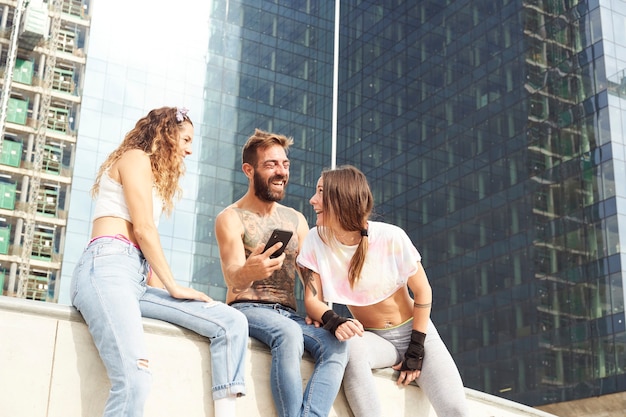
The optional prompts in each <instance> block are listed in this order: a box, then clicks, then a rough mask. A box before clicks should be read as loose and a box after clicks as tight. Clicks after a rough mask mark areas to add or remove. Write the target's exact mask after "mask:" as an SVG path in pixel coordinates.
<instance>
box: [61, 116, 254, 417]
mask: <svg viewBox="0 0 626 417" xmlns="http://www.w3.org/2000/svg"><path fill="white" fill-rule="evenodd" d="M192 141H193V124H192V122H191V120H190V119H189V117H188V116H187V110H186V109H184V108H183V109H180V108H176V107H163V108H158V109H154V110H152V111H150V112H149V113H148V114H147V115H146V116H145V117H143V118H141V119H140V120H139V121H138V122H137V123H136V125H135V127H134V128H133V129H132V130H131V131H130V132H128V133H127V134H126V136H125V138H124V140H123V142H122V143H121V144H120V145H119V147H118V148H117V149H116V150H114V151H113V152H112V153H111V154H110V155H109V157H108V158H107V159H106V160H105V161H104V163H103V164H102V166H101V167H100V170H99V172H98V175H97V178H96V181H95V184H94V186H93V189H92V191H93V194H94V196H95V198H96V203H95V213H94V219H93V227H92V234H91V241H90V242H89V244H88V245H87V247H86V249H85V251H84V252H83V254H82V256H81V258H80V259H79V261H78V263H77V266H76V268H75V270H74V275H73V279H72V286H71V300H72V304H73V305H74V306H75V307H76V308H77V309H78V311H80V313H81V314H82V316H83V318H84V319H85V322H86V323H87V325H88V326H89V332H90V333H91V335H92V337H93V339H94V342H95V344H96V347H97V348H98V352H99V353H100V357H101V358H102V361H103V362H104V365H105V367H106V369H107V373H108V376H109V379H110V380H111V391H110V393H109V398H108V400H107V403H106V406H105V410H104V416H105V417H113V416H115V417H140V416H142V415H143V410H144V404H145V401H146V398H147V395H148V393H149V389H150V384H151V374H150V362H149V359H148V352H147V350H146V345H145V343H144V336H143V326H142V319H141V318H142V317H150V318H154V319H160V320H164V321H167V322H170V323H174V324H177V325H179V326H182V327H185V328H188V329H190V330H193V331H195V332H197V333H198V334H200V335H202V336H206V337H208V338H209V339H210V340H211V344H210V349H211V369H212V377H213V381H212V382H213V399H214V400H215V415H216V416H234V415H235V401H234V399H235V398H236V397H237V396H240V395H243V394H244V391H245V389H244V358H245V351H246V348H247V340H248V325H247V321H246V318H245V316H244V315H243V314H241V313H240V312H238V311H237V310H235V309H233V308H231V307H229V306H227V305H225V304H223V303H220V302H216V301H214V300H212V299H211V298H210V297H209V296H207V295H206V294H204V293H202V292H200V291H197V290H195V289H192V288H188V287H183V286H181V285H179V284H178V283H177V282H176V280H175V278H174V274H173V273H172V270H171V269H170V267H169V265H168V263H167V261H166V259H165V255H164V253H163V249H162V247H161V242H160V239H159V234H158V231H157V225H158V221H159V217H160V215H161V212H162V211H164V212H166V213H168V214H169V213H170V212H171V211H172V208H173V203H174V200H175V198H176V197H177V196H178V194H179V193H180V187H179V184H178V180H179V179H180V177H181V176H182V175H183V173H184V168H185V165H184V162H183V160H184V158H185V157H186V156H188V155H190V154H191V145H192ZM153 273H154V275H156V276H157V277H158V278H159V279H160V281H161V282H162V286H163V287H164V289H160V288H154V287H151V286H148V285H146V284H147V281H148V280H149V278H150V277H151V276H152V274H153Z"/></svg>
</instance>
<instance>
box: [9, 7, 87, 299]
mask: <svg viewBox="0 0 626 417" xmlns="http://www.w3.org/2000/svg"><path fill="white" fill-rule="evenodd" d="M89 7H90V0H30V1H26V0H17V1H16V0H0V16H1V19H0V65H1V66H2V70H3V71H4V72H3V84H2V98H1V101H0V112H1V115H0V276H2V281H1V285H0V294H5V295H9V296H15V297H19V298H32V299H35V300H41V301H52V302H56V300H57V298H58V294H57V291H56V286H55V280H56V277H57V276H59V275H60V268H61V261H62V257H63V245H62V242H63V239H64V238H63V235H64V232H65V227H66V221H67V219H66V214H65V213H66V210H67V207H66V204H67V201H68V199H67V198H66V197H67V196H68V195H69V191H70V186H71V164H72V161H73V159H74V149H75V146H74V144H75V143H76V130H75V125H76V122H77V120H78V117H79V111H80V102H81V98H80V94H81V87H82V79H83V77H84V70H85V63H86V60H85V51H84V46H85V45H86V44H87V36H88V33H89V26H90V19H89Z"/></svg>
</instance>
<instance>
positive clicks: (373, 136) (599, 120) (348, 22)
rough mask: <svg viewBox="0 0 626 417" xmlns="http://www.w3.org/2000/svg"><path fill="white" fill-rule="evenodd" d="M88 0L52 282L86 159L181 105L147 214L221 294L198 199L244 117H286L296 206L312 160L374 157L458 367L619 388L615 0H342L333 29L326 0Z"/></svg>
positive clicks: (232, 171)
mask: <svg viewBox="0 0 626 417" xmlns="http://www.w3.org/2000/svg"><path fill="white" fill-rule="evenodd" d="M94 3H95V5H94V6H93V13H92V16H93V18H92V28H91V39H90V47H89V58H88V61H87V72H86V77H85V89H84V96H83V105H82V115H81V122H80V127H79V138H78V141H77V158H76V161H77V165H76V169H75V170H74V178H73V186H72V192H71V204H70V211H69V217H68V230H67V235H68V236H67V239H66V249H65V259H64V263H63V270H62V280H61V286H62V288H65V290H64V291H63V290H62V292H61V302H63V301H64V300H67V287H68V286H69V281H70V278H69V277H70V275H71V271H72V269H73V262H75V260H76V259H77V258H78V255H79V254H80V251H81V250H82V247H84V245H85V243H86V242H87V240H88V234H89V227H90V226H89V217H90V216H89V214H90V211H91V207H92V204H91V201H90V199H89V195H88V190H89V187H90V186H91V183H92V182H93V178H94V176H95V172H96V168H97V165H99V163H100V162H101V161H102V160H103V159H104V157H105V156H106V154H108V152H110V150H111V149H112V148H113V147H114V146H115V144H117V143H119V141H121V138H122V136H123V134H124V133H125V132H126V131H128V130H129V129H130V128H131V127H132V123H134V121H136V120H137V119H138V118H139V117H141V116H142V115H143V114H145V113H146V112H147V110H149V109H150V108H153V107H157V106H161V105H185V106H186V107H189V108H190V109H191V111H190V115H191V117H192V119H193V121H194V124H195V127H196V145H195V154H194V155H193V157H191V159H190V160H189V161H188V172H187V175H186V177H185V180H184V183H183V187H184V199H183V200H182V201H181V202H180V203H179V204H178V205H177V207H176V210H175V213H174V215H173V216H172V218H170V219H164V220H163V221H162V224H161V226H160V231H161V234H162V236H163V245H164V247H165V250H166V254H167V256H168V259H169V260H170V263H171V265H172V267H173V270H174V273H175V275H176V276H177V279H178V280H179V281H180V282H181V283H182V284H188V285H193V286H195V287H196V288H198V289H201V290H203V291H206V292H207V293H208V294H209V295H211V296H213V297H215V298H217V299H223V298H224V294H225V289H224V284H223V278H222V275H221V269H220V264H219V254H218V249H217V244H216V241H215V238H214V235H213V228H214V223H213V221H214V219H215V216H216V215H217V213H219V212H220V210H222V209H223V208H224V207H226V206H227V205H228V204H230V203H232V202H233V201H235V200H237V199H238V198H239V197H241V196H242V195H243V194H244V193H245V190H246V188H247V180H246V178H245V176H244V175H243V174H242V173H241V169H240V166H241V157H240V151H241V146H242V145H243V144H244V142H245V140H246V139H247V137H248V136H249V135H250V134H252V132H253V131H254V128H257V127H258V128H261V129H265V130H270V131H274V132H278V133H283V134H286V135H289V136H292V137H293V138H294V140H295V145H294V146H293V147H292V150H291V152H290V154H289V157H290V159H291V160H292V165H291V166H292V168H291V177H290V185H289V187H288V196H287V198H286V199H285V201H284V203H285V204H287V205H290V206H293V207H295V208H297V209H298V210H301V211H302V212H303V213H304V214H305V216H306V217H307V218H308V219H309V222H310V224H313V221H314V217H313V215H314V213H313V211H312V209H311V208H310V206H309V204H308V199H309V197H310V196H311V195H312V193H313V191H314V185H315V182H316V181H317V178H318V177H319V174H320V172H321V170H322V169H323V168H325V167H330V166H331V165H334V164H338V165H339V164H344V163H349V164H353V165H355V166H357V167H358V168H360V169H361V170H363V171H364V172H365V174H366V175H367V176H368V178H369V180H370V183H371V185H372V188H373V192H374V196H375V200H376V208H375V210H376V214H375V219H377V220H382V221H387V222H390V223H394V224H397V225H399V226H401V227H403V228H404V229H405V230H406V231H407V232H408V234H409V236H410V237H411V238H412V240H413V242H414V243H415V245H416V247H417V248H418V249H419V250H420V252H421V254H422V256H423V263H424V266H425V268H426V271H427V274H428V276H429V279H430V282H431V285H432V287H433V293H434V306H433V313H432V318H433V321H434V322H435V324H436V325H437V326H438V329H439V331H440V333H441V336H442V338H443V339H444V341H445V342H446V343H447V345H448V347H449V349H450V350H451V352H452V354H453V356H454V358H455V360H456V361H457V364H458V366H459V369H460V371H461V374H462V376H463V378H464V382H465V384H466V385H467V386H468V387H471V388H474V389H477V390H480V391H484V392H487V393H490V394H495V395H499V396H502V397H505V398H509V399H512V400H515V401H519V402H522V403H525V404H529V405H535V406H537V405H543V404H549V403H556V402H562V401H570V400H574V399H581V398H588V397H596V396H600V395H604V394H610V393H616V392H624V391H626V324H625V317H624V278H625V277H626V274H625V269H626V268H625V267H624V261H625V260H626V258H625V256H624V249H623V248H621V245H620V244H621V241H622V240H623V239H622V237H624V236H625V232H624V227H625V225H626V223H625V222H626V181H625V179H626V175H625V174H626V166H625V163H624V161H625V158H626V155H625V150H624V137H625V134H626V101H625V98H626V73H625V71H626V32H625V31H626V29H625V28H626V2H624V1H618V0H601V1H576V0H561V1H556V0H555V1H550V0H546V1H540V0H533V1H530V0H526V1H521V0H474V1H470V0H467V1H462V0H460V1H446V0H432V1H412V0H393V1H380V0H378V1H358V0H350V1H347V0H346V1H342V2H341V4H340V7H339V11H340V13H339V16H338V19H339V20H338V25H337V27H338V28H339V32H338V34H337V33H336V31H335V28H336V26H335V23H336V18H335V12H336V5H335V3H334V2H329V1H315V0H290V1H278V0H274V1H252V0H240V1H235V0H214V1H211V2H208V3H206V2H204V1H201V0H197V1H194V0H186V1H181V2H177V3H176V5H172V4H171V3H170V2H163V4H161V5H160V6H162V7H160V6H159V2H154V1H151V2H148V1H145V2H140V1H136V2H133V5H134V6H133V7H130V6H129V5H128V4H126V3H124V2H121V1H120V0H106V1H98V2H94ZM129 7H130V9H131V10H130V12H129ZM122 10H123V11H124V12H121V11H122ZM144 22H145V23H144ZM144 24H145V25H146V27H145V30H142V31H137V30H136V29H133V30H132V31H130V30H129V31H125V30H124V29H123V28H124V27H126V25H128V27H130V26H132V25H142V28H143V25H144ZM112 26H115V29H116V30H118V33H117V34H116V35H115V36H114V37H113V38H111V37H112V36H113V35H112V34H111V32H112ZM165 28H167V30H165ZM138 34H140V35H138ZM336 35H338V40H339V42H338V45H339V49H338V50H337V51H335V39H336V38H335V36H336ZM335 63H336V64H335ZM335 79H337V80H338V83H337V84H335V83H334V80H335ZM335 138H336V140H335ZM335 155H336V156H335ZM64 294H65V298H64ZM65 302H67V301H65Z"/></svg>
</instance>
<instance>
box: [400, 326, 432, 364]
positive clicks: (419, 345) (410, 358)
mask: <svg viewBox="0 0 626 417" xmlns="http://www.w3.org/2000/svg"><path fill="white" fill-rule="evenodd" d="M424 339H426V333H422V332H420V331H417V330H413V331H412V332H411V342H410V343H409V348H408V349H407V350H406V353H405V354H404V360H403V361H402V366H401V367H400V370H401V371H421V370H422V363H423V362H424Z"/></svg>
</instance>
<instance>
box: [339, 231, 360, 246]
mask: <svg viewBox="0 0 626 417" xmlns="http://www.w3.org/2000/svg"><path fill="white" fill-rule="evenodd" d="M337 240H338V241H339V242H340V243H343V244H344V245H354V244H355V243H356V242H358V241H359V240H361V234H360V232H358V231H353V232H344V233H341V234H337Z"/></svg>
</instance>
